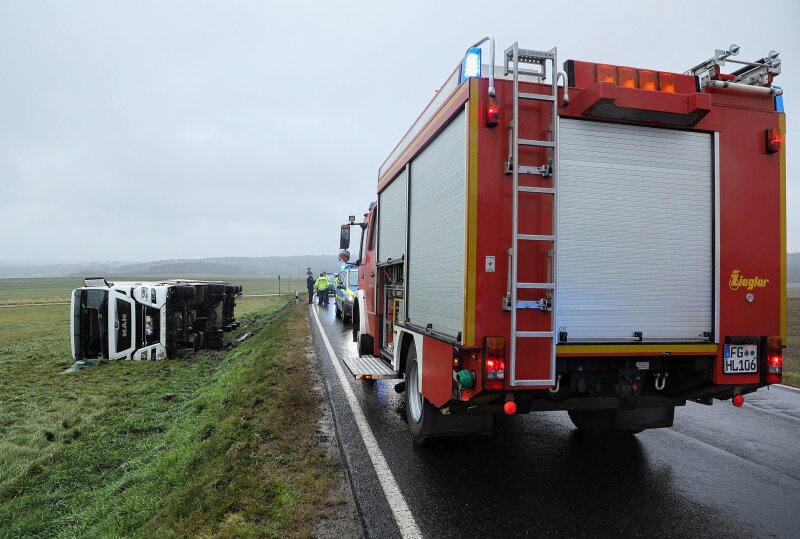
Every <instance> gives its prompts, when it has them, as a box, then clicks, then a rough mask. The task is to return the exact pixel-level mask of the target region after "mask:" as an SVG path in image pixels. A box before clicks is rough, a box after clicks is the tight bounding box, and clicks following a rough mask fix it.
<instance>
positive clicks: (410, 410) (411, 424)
mask: <svg viewBox="0 0 800 539" xmlns="http://www.w3.org/2000/svg"><path fill="white" fill-rule="evenodd" d="M406 365H407V367H406V391H405V401H406V421H407V422H408V429H409V430H410V431H411V436H412V438H413V439H414V441H415V442H416V443H418V444H420V445H426V444H427V443H429V442H430V440H431V437H432V435H433V434H434V432H433V431H434V427H435V420H436V418H435V416H434V414H438V413H439V412H438V411H437V410H436V408H434V406H433V405H432V404H431V403H429V402H428V401H427V400H426V399H425V397H423V396H422V392H421V391H420V387H419V361H417V351H416V348H415V347H414V345H413V344H412V345H411V346H410V348H409V350H408V355H407V356H406Z"/></svg>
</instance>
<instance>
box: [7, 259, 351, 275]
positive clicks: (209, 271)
mask: <svg viewBox="0 0 800 539" xmlns="http://www.w3.org/2000/svg"><path fill="white" fill-rule="evenodd" d="M340 265H341V262H339V261H338V259H337V257H336V255H301V256H267V257H223V258H199V259H176V260H157V261H154V262H138V263H131V262H87V263H86V264H50V265H22V264H0V278H2V277H87V276H102V277H116V276H125V277H130V276H136V277H147V276H154V277H155V276H158V277H179V276H184V277H191V276H201V275H205V276H219V277H274V276H276V275H287V276H288V275H295V276H299V275H304V274H305V272H306V268H308V267H310V268H311V270H312V271H314V272H316V273H318V272H320V271H323V270H325V271H335V270H336V269H337V268H338V267H339V266H340Z"/></svg>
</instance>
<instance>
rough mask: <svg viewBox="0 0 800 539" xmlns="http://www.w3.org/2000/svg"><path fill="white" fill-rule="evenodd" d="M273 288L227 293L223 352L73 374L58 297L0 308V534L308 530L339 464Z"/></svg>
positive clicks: (57, 286) (300, 325) (292, 321)
mask: <svg viewBox="0 0 800 539" xmlns="http://www.w3.org/2000/svg"><path fill="white" fill-rule="evenodd" d="M57 281H58V282H57V283H46V282H44V281H42V283H43V285H44V286H42V289H43V290H39V291H38V292H39V293H40V294H42V295H40V296H39V297H51V296H50V295H51V294H53V293H54V291H55V293H58V291H59V290H67V289H69V288H70V287H71V286H72V284H71V283H70V282H69V281H68V280H57ZM268 286H269V285H265V286H264V287H263V288H262V289H267V288H268ZM34 292H37V291H34ZM52 297H56V296H55V295H54V296H52ZM17 299H31V298H30V297H25V296H24V295H18V296H17ZM287 301H288V302H289V304H291V303H293V301H292V300H291V299H290V298H288V297H286V296H284V297H281V298H278V297H268V298H242V299H240V300H239V302H238V306H237V317H238V318H239V320H241V321H243V322H244V324H243V326H245V327H242V328H240V329H239V330H238V333H242V332H254V331H255V332H256V333H255V334H254V336H253V337H251V338H249V339H247V340H245V341H244V342H243V343H242V344H240V345H239V346H238V347H236V348H234V349H233V350H231V351H229V352H210V351H206V352H201V353H199V354H197V355H195V356H194V357H192V358H188V359H184V360H166V361H159V362H135V361H120V362H104V363H101V364H100V365H99V366H97V367H92V368H88V369H84V370H81V371H79V372H77V373H74V374H62V371H63V370H64V369H65V368H67V367H68V366H69V365H70V364H71V363H72V360H71V358H70V352H69V340H68V336H69V316H68V315H69V312H68V311H69V308H68V307H67V306H65V305H45V306H26V307H11V308H4V309H0V372H2V376H0V537H3V538H5V537H9V538H10V537H23V536H24V537H64V538H66V537H79V536H80V537H84V536H86V537H196V536H208V537H210V536H214V537H232V536H235V537H265V536H266V537H286V536H289V537H298V536H299V537H308V536H310V535H311V534H312V533H313V526H314V524H315V523H316V522H317V521H318V519H319V518H321V517H323V516H324V515H326V514H328V513H329V512H330V511H332V510H335V508H334V507H332V505H331V502H330V500H329V499H328V493H329V492H330V488H331V486H332V485H333V484H334V483H335V482H336V481H338V480H339V478H340V477H341V476H340V475H339V474H340V473H341V472H340V470H339V469H338V468H336V467H334V466H333V465H332V464H331V462H330V461H329V460H327V458H326V456H325V455H324V453H323V451H322V449H320V448H318V447H317V443H316V441H315V440H316V438H315V436H316V435H315V429H316V427H317V425H316V421H317V417H318V406H319V397H318V396H316V395H315V394H314V393H313V392H311V391H310V390H309V388H310V387H311V386H312V381H311V379H310V374H309V372H308V370H307V369H306V368H305V362H306V361H307V360H306V356H305V349H306V347H307V346H308V338H309V328H308V323H307V321H306V319H305V309H304V308H303V307H304V305H302V304H301V305H300V306H299V307H294V306H292V305H288V304H287ZM284 306H287V308H286V309H284V310H283V311H281V308H282V307H284ZM259 329H260V331H258V330H259Z"/></svg>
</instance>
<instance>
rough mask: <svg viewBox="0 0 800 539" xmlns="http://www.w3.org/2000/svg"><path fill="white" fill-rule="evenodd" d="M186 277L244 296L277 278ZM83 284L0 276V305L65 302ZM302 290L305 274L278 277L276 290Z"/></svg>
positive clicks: (270, 287)
mask: <svg viewBox="0 0 800 539" xmlns="http://www.w3.org/2000/svg"><path fill="white" fill-rule="evenodd" d="M184 277H186V278H188V279H207V280H221V281H227V282H229V283H232V284H240V285H242V287H243V288H244V291H243V293H244V294H245V295H260V294H276V293H278V285H279V283H278V278H277V277H215V276H209V275H205V276H198V275H185V276H184ZM115 279H116V280H119V281H123V280H125V281H155V280H158V279H159V277H114V278H111V277H109V279H108V280H109V281H114V280H115ZM81 286H83V278H78V277H62V278H52V279H36V278H31V279H0V305H13V304H19V303H56V302H64V301H69V294H70V292H71V291H72V290H74V289H76V288H78V287H81ZM305 289H306V278H305V277H281V280H280V292H281V293H286V292H290V291H291V292H293V291H294V290H297V291H298V292H299V293H300V294H301V295H302V294H303V292H304V291H305Z"/></svg>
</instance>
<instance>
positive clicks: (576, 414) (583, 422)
mask: <svg viewBox="0 0 800 539" xmlns="http://www.w3.org/2000/svg"><path fill="white" fill-rule="evenodd" d="M569 418H570V420H572V424H573V425H575V427H576V428H577V429H578V431H579V432H580V433H581V434H584V435H586V436H589V437H592V438H600V437H606V436H631V435H634V434H638V433H640V432H642V430H644V429H630V430H621V429H618V428H617V411H616V410H615V409H609V410H570V411H569Z"/></svg>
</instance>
